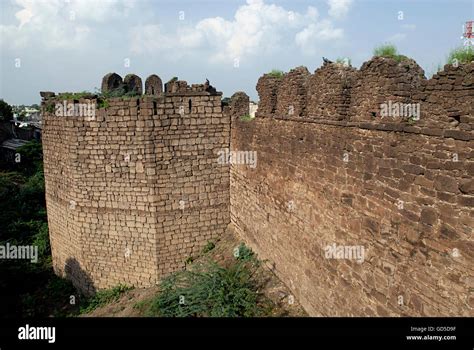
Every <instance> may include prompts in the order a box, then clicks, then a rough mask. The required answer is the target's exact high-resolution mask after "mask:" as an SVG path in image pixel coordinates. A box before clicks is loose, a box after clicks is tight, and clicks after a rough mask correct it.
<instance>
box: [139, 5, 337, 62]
mask: <svg viewBox="0 0 474 350" xmlns="http://www.w3.org/2000/svg"><path fill="white" fill-rule="evenodd" d="M342 37H343V30H342V29H340V28H335V27H334V25H333V24H332V22H331V21H330V20H329V19H325V20H320V19H319V13H318V10H317V9H316V8H315V7H312V6H309V7H308V8H307V11H306V13H299V12H296V11H291V10H287V9H285V8H283V7H282V6H278V5H274V4H266V3H265V2H264V1H263V0H247V3H246V4H245V5H242V6H240V7H239V8H238V9H237V10H236V12H235V14H234V17H233V18H232V19H231V20H226V19H224V18H222V17H212V18H205V19H202V20H201V21H199V22H198V23H197V24H196V25H195V26H189V27H185V28H184V29H183V28H181V29H180V30H178V31H176V32H170V33H163V31H162V30H161V27H160V26H159V25H151V26H146V27H136V28H132V29H131V31H130V40H131V50H132V52H133V53H136V54H144V53H149V52H157V51H161V52H162V53H166V51H168V50H169V49H173V51H172V55H171V56H172V57H176V54H178V55H184V54H187V53H188V54H192V53H193V52H194V51H193V50H195V49H200V50H201V51H200V52H205V53H207V54H208V56H209V59H210V60H211V61H213V62H227V63H229V64H230V63H232V62H233V61H234V60H235V59H245V58H248V57H252V56H253V57H258V55H259V54H262V53H275V52H277V51H278V50H279V49H282V48H283V47H285V48H289V47H291V45H294V44H295V43H296V45H297V47H299V48H301V49H302V50H303V51H304V52H307V53H310V52H311V51H312V50H313V49H314V45H315V43H317V42H321V41H328V40H333V39H340V38H342Z"/></svg>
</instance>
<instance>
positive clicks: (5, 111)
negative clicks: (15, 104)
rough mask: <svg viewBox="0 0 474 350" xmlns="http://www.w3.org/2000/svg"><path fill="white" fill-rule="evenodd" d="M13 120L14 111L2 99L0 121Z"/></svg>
mask: <svg viewBox="0 0 474 350" xmlns="http://www.w3.org/2000/svg"><path fill="white" fill-rule="evenodd" d="M12 119H13V109H12V106H10V105H9V104H8V103H6V102H5V101H3V100H1V99H0V121H10V120H12Z"/></svg>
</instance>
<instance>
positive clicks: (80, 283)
mask: <svg viewBox="0 0 474 350" xmlns="http://www.w3.org/2000/svg"><path fill="white" fill-rule="evenodd" d="M64 272H65V274H66V278H67V279H68V280H70V281H71V282H72V284H73V285H74V286H75V287H76V288H77V289H79V290H80V291H81V292H82V293H84V295H86V296H92V295H94V294H95V293H96V292H97V290H96V288H95V287H94V282H93V281H92V278H91V276H90V275H89V274H88V273H87V272H86V271H85V270H84V269H83V268H82V267H81V264H79V262H78V261H77V260H76V259H74V258H68V259H67V260H66V264H65V266H64Z"/></svg>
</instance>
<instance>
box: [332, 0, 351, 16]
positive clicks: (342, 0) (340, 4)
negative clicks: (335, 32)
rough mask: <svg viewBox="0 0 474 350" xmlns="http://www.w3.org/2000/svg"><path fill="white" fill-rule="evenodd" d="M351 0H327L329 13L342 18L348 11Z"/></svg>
mask: <svg viewBox="0 0 474 350" xmlns="http://www.w3.org/2000/svg"><path fill="white" fill-rule="evenodd" d="M352 1H353V0H327V2H328V5H329V15H330V16H331V17H333V18H336V19H341V18H344V17H345V16H346V15H347V13H348V12H349V8H350V7H351V5H352Z"/></svg>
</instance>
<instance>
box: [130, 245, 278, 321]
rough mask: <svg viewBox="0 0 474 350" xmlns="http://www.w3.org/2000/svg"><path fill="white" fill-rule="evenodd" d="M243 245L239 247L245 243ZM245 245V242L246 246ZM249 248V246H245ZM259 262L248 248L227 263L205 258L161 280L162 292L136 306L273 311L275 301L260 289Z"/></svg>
mask: <svg viewBox="0 0 474 350" xmlns="http://www.w3.org/2000/svg"><path fill="white" fill-rule="evenodd" d="M242 246H243V245H241V246H240V247H239V249H240V248H241V247H242ZM243 247H245V246H243ZM245 248H246V247H245ZM259 267H260V262H259V261H258V260H257V259H256V256H255V254H254V253H253V252H252V251H251V250H250V249H248V248H246V250H245V249H243V248H242V255H239V258H236V259H235V260H234V261H233V263H231V264H229V265H228V266H221V265H219V264H218V263H216V262H215V261H210V260H208V261H205V262H203V263H200V264H196V265H195V266H192V268H191V269H190V270H183V271H178V272H175V273H173V274H171V275H170V276H168V277H166V278H165V279H164V280H163V281H162V282H161V284H160V292H159V293H158V294H157V295H156V297H155V298H154V299H152V300H151V301H150V302H149V303H140V304H139V305H136V307H137V308H139V309H141V310H144V309H145V315H147V316H165V317H257V316H265V315H269V314H270V310H271V309H272V307H273V306H272V303H271V302H270V301H269V300H268V299H267V298H266V297H265V296H264V295H263V294H261V293H260V292H259V290H261V288H262V286H261V282H259V281H258V279H257V278H256V275H257V272H258V269H259Z"/></svg>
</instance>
